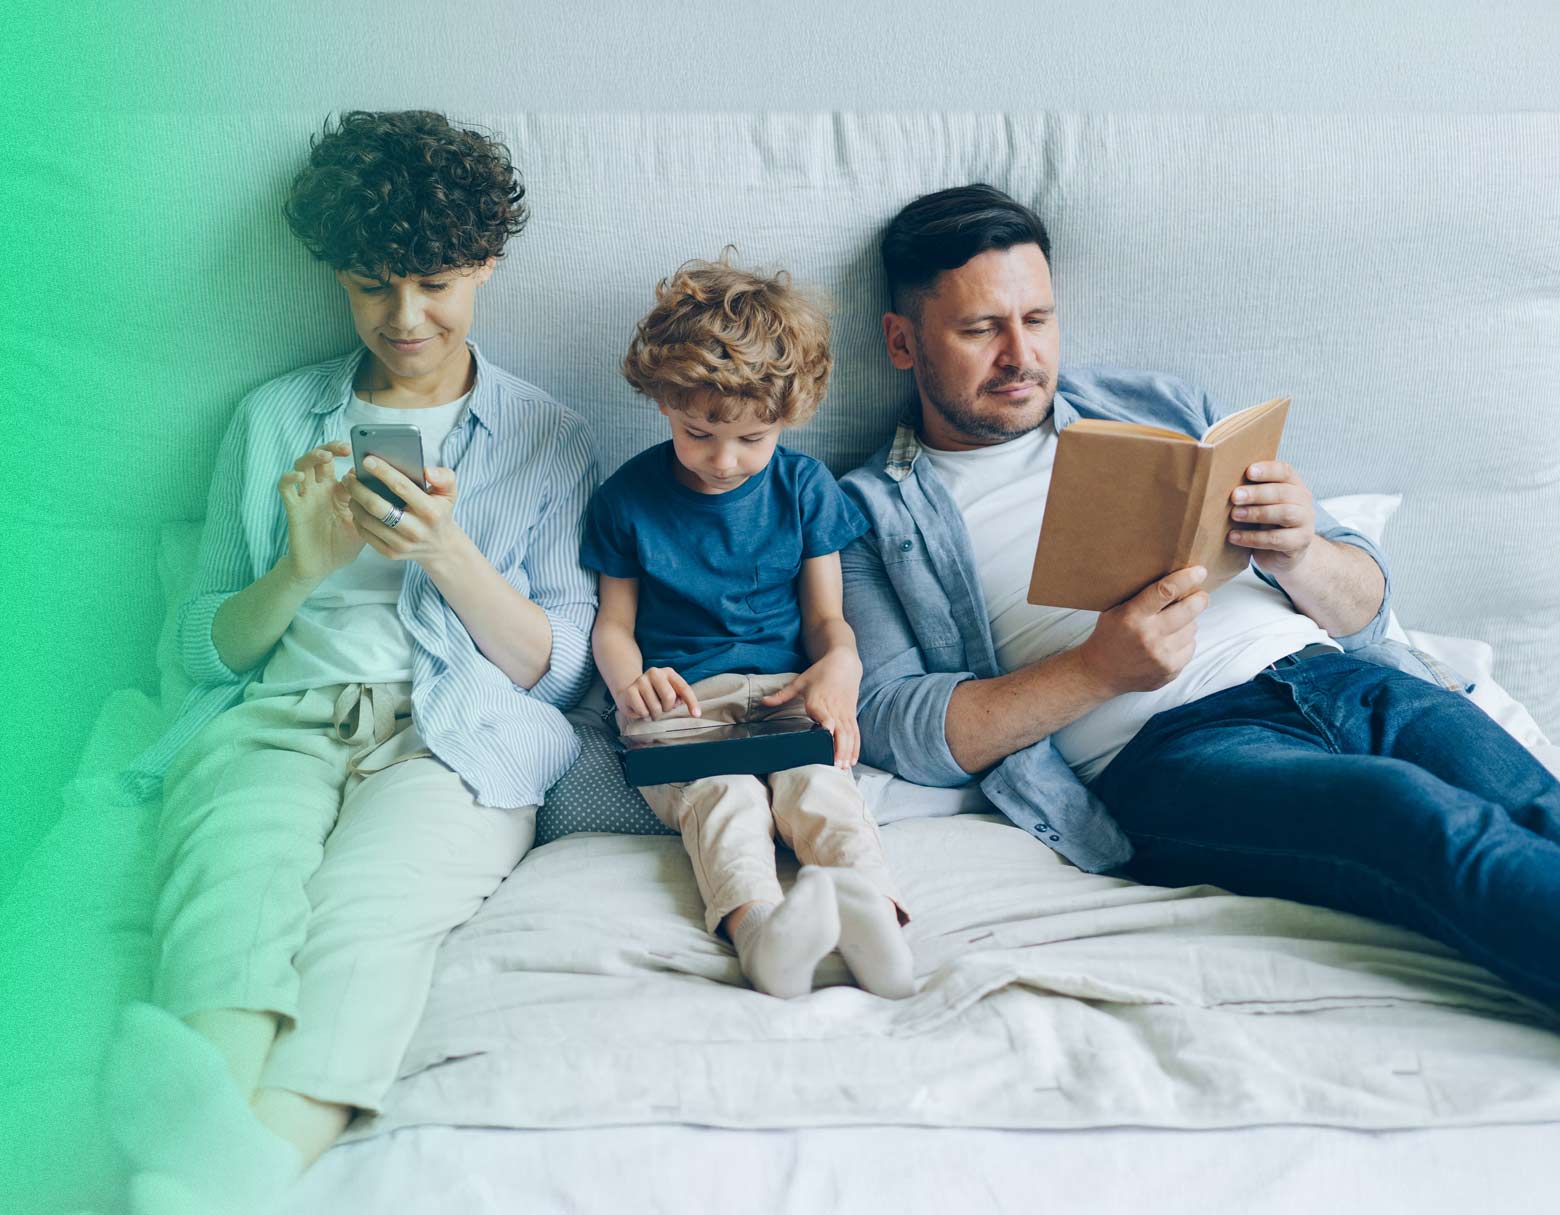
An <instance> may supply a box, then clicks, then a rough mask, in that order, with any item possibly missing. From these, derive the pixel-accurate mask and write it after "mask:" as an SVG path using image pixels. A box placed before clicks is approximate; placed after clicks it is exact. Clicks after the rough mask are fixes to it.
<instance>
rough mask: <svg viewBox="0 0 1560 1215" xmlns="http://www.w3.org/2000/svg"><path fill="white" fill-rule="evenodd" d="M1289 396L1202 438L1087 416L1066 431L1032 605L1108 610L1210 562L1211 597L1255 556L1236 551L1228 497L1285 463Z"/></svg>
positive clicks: (1043, 529)
mask: <svg viewBox="0 0 1560 1215" xmlns="http://www.w3.org/2000/svg"><path fill="white" fill-rule="evenodd" d="M1288 412H1289V398H1288V397H1275V398H1274V399H1273V400H1271V401H1267V402H1265V403H1263V404H1261V405H1253V406H1252V407H1251V408H1250V409H1242V410H1241V411H1240V412H1239V413H1232V414H1230V416H1229V417H1227V418H1224V419H1223V420H1221V421H1220V422H1218V423H1216V424H1215V425H1214V426H1212V427H1211V428H1209V430H1208V433H1207V434H1205V435H1203V437H1202V438H1201V439H1200V440H1199V439H1193V438H1191V437H1190V436H1188V435H1184V434H1181V433H1179V432H1178V431H1174V430H1162V429H1160V428H1159V427H1157V426H1140V425H1138V424H1136V423H1134V422H1108V421H1103V420H1100V419H1095V418H1084V419H1081V420H1079V421H1077V422H1074V423H1073V424H1072V425H1071V426H1069V427H1067V428H1066V429H1065V430H1063V431H1062V433H1061V435H1060V437H1059V439H1058V440H1057V448H1056V465H1055V468H1054V470H1053V471H1052V474H1051V488H1050V492H1049V494H1048V496H1047V497H1046V503H1045V516H1044V518H1043V519H1042V520H1041V523H1040V543H1039V544H1038V545H1037V546H1036V548H1035V568H1034V575H1033V577H1032V578H1031V579H1030V582H1029V602H1030V603H1037V604H1046V605H1049V606H1051V607H1068V608H1083V609H1085V610H1088V611H1096V612H1103V611H1105V610H1106V609H1108V608H1113V607H1115V606H1116V605H1117V604H1118V603H1121V602H1122V601H1123V600H1126V599H1130V598H1131V597H1132V596H1133V595H1135V594H1137V593H1138V592H1139V591H1140V590H1142V589H1143V588H1144V587H1145V586H1147V585H1148V584H1149V583H1150V582H1153V581H1155V580H1157V579H1159V578H1163V577H1164V576H1165V575H1166V574H1168V573H1170V572H1171V571H1173V570H1178V569H1184V568H1186V567H1187V566H1189V565H1201V566H1203V567H1205V568H1206V569H1207V571H1208V580H1207V582H1205V583H1204V584H1203V586H1204V589H1206V590H1210V591H1211V590H1213V589H1214V587H1216V586H1219V585H1220V584H1221V583H1224V582H1227V581H1228V580H1229V579H1231V578H1233V577H1234V576H1235V575H1236V574H1238V573H1240V572H1241V570H1243V569H1245V568H1246V564H1247V562H1248V561H1249V560H1250V559H1251V554H1252V550H1251V549H1246V548H1239V547H1237V546H1236V545H1233V544H1231V543H1230V542H1229V540H1228V538H1227V537H1228V536H1229V533H1230V531H1231V530H1232V529H1233V525H1232V523H1231V522H1230V494H1231V492H1232V491H1233V490H1234V489H1235V487H1236V486H1237V485H1240V484H1242V483H1243V482H1244V481H1245V480H1246V469H1247V468H1248V467H1250V466H1251V465H1252V464H1255V463H1257V462H1258V461H1259V460H1271V459H1273V458H1275V457H1276V456H1277V455H1278V440H1279V437H1280V436H1281V435H1282V434H1283V431H1284V418H1285V417H1286V416H1287V414H1288Z"/></svg>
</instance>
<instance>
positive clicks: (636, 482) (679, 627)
mask: <svg viewBox="0 0 1560 1215" xmlns="http://www.w3.org/2000/svg"><path fill="white" fill-rule="evenodd" d="M675 459H676V457H675V456H674V455H673V454H672V445H671V443H670V441H668V442H665V443H662V444H660V445H659V446H657V447H652V448H650V450H648V451H643V452H640V453H639V455H637V456H635V457H634V458H633V459H632V460H630V461H629V462H628V463H627V464H625V465H623V467H622V468H620V469H618V470H617V472H615V473H613V474H612V476H611V477H609V478H608V479H607V481H606V483H605V484H604V485H602V487H601V488H600V489H599V490H597V491H596V496H595V497H594V498H592V499H591V503H590V511H589V514H588V516H587V521H586V525H585V543H584V545H583V546H582V548H581V551H580V564H581V565H584V566H585V567H586V568H588V569H594V570H599V571H601V572H602V573H603V574H607V575H609V576H610V577H613V578H637V579H638V580H639V608H638V614H637V616H636V617H635V621H634V639H635V640H636V641H637V642H638V643H639V651H640V653H641V654H642V655H643V656H644V661H645V666H646V667H653V666H654V667H673V668H675V669H676V671H677V673H678V674H680V675H681V676H682V677H683V678H684V679H686V680H687V681H688V682H689V683H695V682H697V681H698V680H700V679H704V678H706V677H707V676H710V675H719V674H721V673H722V672H727V671H736V672H741V673H743V674H750V675H779V674H781V673H783V672H786V671H802V670H805V669H806V668H807V667H808V665H809V662H808V658H807V652H806V649H805V648H804V647H803V644H802V612H801V604H800V601H799V597H798V595H797V589H796V579H797V576H798V575H799V574H800V573H801V571H802V562H803V561H804V560H806V559H807V558H809V557H822V556H824V555H825V554H827V553H837V552H839V550H840V549H842V548H844V547H845V546H846V545H847V544H849V543H850V542H851V541H852V540H854V539H855V538H856V537H857V536H860V535H863V534H864V533H865V532H866V531H867V521H866V518H865V517H864V516H863V515H862V513H861V512H860V511H859V510H857V509H856V508H855V506H853V505H852V504H851V502H850V501H849V499H847V498H846V497H845V495H844V494H843V493H841V492H840V487H839V485H838V483H836V481H835V480H834V477H833V475H832V474H831V473H830V472H829V470H828V469H827V468H825V467H824V466H823V465H822V464H820V463H819V462H818V461H817V460H814V459H813V458H812V457H811V456H804V455H803V454H802V453H801V452H797V451H789V450H787V449H786V448H784V447H776V448H775V454H774V457H773V458H772V459H771V460H770V461H769V463H768V464H767V465H765V467H764V470H763V471H762V472H760V473H757V474H756V475H754V476H751V477H749V478H748V479H747V480H746V481H744V482H743V483H742V484H741V485H739V486H737V488H736V489H733V490H728V491H727V492H726V493H723V494H701V493H699V492H698V491H696V490H692V489H689V488H688V487H687V486H685V485H683V484H682V483H681V482H680V481H678V480H677V477H676V475H675V473H674V472H673V461H674V460H675Z"/></svg>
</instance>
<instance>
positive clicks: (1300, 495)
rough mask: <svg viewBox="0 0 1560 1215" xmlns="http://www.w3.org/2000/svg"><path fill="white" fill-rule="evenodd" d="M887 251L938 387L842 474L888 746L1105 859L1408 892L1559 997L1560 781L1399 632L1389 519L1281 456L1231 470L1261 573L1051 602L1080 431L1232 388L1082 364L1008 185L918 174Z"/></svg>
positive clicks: (907, 363) (1265, 881)
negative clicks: (1051, 522) (933, 188)
mask: <svg viewBox="0 0 1560 1215" xmlns="http://www.w3.org/2000/svg"><path fill="white" fill-rule="evenodd" d="M882 253H883V262H884V266H885V268H886V270H887V274H888V280H889V286H890V290H891V292H892V302H891V308H892V310H891V311H890V312H889V313H888V314H887V315H886V316H885V317H884V318H883V333H884V338H885V341H886V343H887V346H888V353H889V357H890V359H891V360H892V361H893V363H894V365H895V366H896V367H899V368H901V369H903V370H908V371H911V372H913V373H914V378H915V384H916V388H917V394H918V400H917V401H916V402H915V404H914V406H913V408H912V409H911V411H910V413H909V415H908V420H907V421H905V422H904V423H903V424H901V426H900V427H899V429H898V432H897V434H896V435H895V437H894V439H893V441H892V442H891V443H889V444H888V445H887V446H886V447H885V448H883V449H882V450H880V451H879V452H878V453H877V454H876V455H875V456H873V457H872V459H871V460H869V461H868V462H867V464H866V465H864V466H863V467H861V468H859V469H857V470H855V471H854V472H852V473H850V474H849V475H848V476H847V477H846V478H845V481H844V485H845V488H846V492H847V493H849V494H850V495H851V496H852V497H853V498H854V499H855V501H856V502H857V504H858V505H859V506H860V507H861V508H862V510H863V511H864V512H865V513H866V515H867V517H868V518H869V519H870V520H871V521H872V524H873V529H874V530H873V532H872V533H871V534H870V535H868V536H867V537H864V538H863V539H861V540H858V541H857V542H855V543H854V544H853V545H851V546H850V547H849V548H848V549H847V550H846V551H845V553H844V555H843V568H844V579H845V611H846V616H847V618H848V619H849V621H850V624H851V626H852V627H853V628H854V629H855V631H856V635H857V637H858V638H859V639H860V646H861V658H862V663H863V666H864V668H865V671H866V676H865V679H864V681H863V683H862V689H861V724H862V755H863V757H864V758H865V759H866V760H868V761H869V762H871V763H873V764H876V765H879V766H881V767H885V768H888V769H890V770H892V771H895V772H897V773H899V774H900V775H901V776H904V777H906V778H908V779H910V780H915V781H919V782H921V783H923V784H930V785H957V784H962V783H965V782H968V781H969V780H971V779H974V778H975V777H977V776H978V777H980V778H981V788H982V790H983V791H984V792H985V793H986V795H987V796H988V797H989V798H990V799H991V801H992V802H993V803H994V804H995V805H997V806H998V807H999V808H1000V809H1001V810H1002V811H1003V812H1004V813H1006V814H1007V815H1008V817H1009V818H1011V819H1012V820H1013V821H1014V822H1015V823H1016V824H1018V825H1019V826H1021V827H1023V828H1024V829H1025V830H1027V831H1030V832H1032V833H1033V834H1034V835H1035V836H1036V837H1037V838H1039V839H1041V840H1043V841H1044V842H1046V843H1047V844H1049V845H1050V846H1051V847H1053V848H1055V849H1056V851H1058V852H1059V853H1061V854H1062V855H1064V856H1066V857H1067V858H1068V859H1070V860H1071V861H1073V862H1074V863H1075V864H1077V865H1078V866H1079V867H1080V868H1082V869H1085V870H1088V871H1091V872H1105V871H1122V872H1124V873H1126V874H1127V875H1130V876H1131V877H1133V878H1136V879H1138V880H1140V881H1144V882H1150V883H1154V884H1158V885H1167V886H1179V885H1187V884H1193V883H1201V882H1207V883H1213V884H1216V885H1219V886H1222V887H1225V888H1227V889H1230V890H1233V891H1236V892H1240V893H1246V894H1253V895H1265V896H1274V897H1282V898H1291V899H1296V900H1300V901H1304V902H1310V903H1316V904H1322V905H1326V906H1330V907H1336V908H1339V909H1342V910H1345V911H1351V912H1355V913H1358V914H1362V915H1369V916H1374V917H1376V918H1379V919H1383V920H1390V921H1393V922H1396V923H1400V924H1404V925H1407V926H1409V927H1411V928H1414V929H1416V930H1418V931H1421V932H1424V933H1427V934H1429V935H1431V936H1435V937H1437V938H1439V939H1441V940H1443V941H1446V942H1448V943H1449V944H1451V945H1453V946H1455V947H1456V948H1458V949H1460V950H1462V951H1463V952H1464V953H1466V954H1467V955H1468V956H1469V957H1471V958H1473V959H1474V960H1476V961H1478V962H1479V963H1481V964H1483V965H1485V966H1487V967H1489V968H1490V969H1491V970H1494V971H1496V972H1497V973H1499V974H1501V975H1502V976H1504V977H1505V978H1506V979H1507V980H1508V981H1510V982H1511V983H1512V984H1513V985H1515V986H1517V987H1521V988H1523V989H1525V990H1527V991H1529V992H1531V993H1533V994H1535V995H1537V996H1539V997H1540V998H1542V999H1544V1000H1547V1001H1549V1002H1551V1003H1560V784H1557V783H1556V781H1555V779H1554V778H1553V777H1552V776H1550V775H1549V773H1548V772H1546V771H1545V770H1544V769H1543V768H1542V767H1541V766H1540V765H1539V764H1538V763H1537V761H1535V760H1534V759H1533V758H1532V757H1531V756H1530V755H1528V753H1527V752H1526V751H1524V750H1523V749H1522V748H1521V747H1520V746H1519V745H1518V744H1517V743H1516V742H1515V741H1514V740H1513V739H1511V738H1510V737H1509V736H1508V735H1506V733H1505V732H1504V731H1502V730H1501V729H1500V728H1499V727H1498V726H1496V725H1495V724H1494V723H1493V722H1492V721H1491V720H1489V718H1488V717H1486V716H1485V715H1484V714H1483V713H1482V712H1481V711H1480V710H1479V709H1478V708H1476V707H1475V706H1474V705H1473V704H1472V703H1471V702H1469V701H1467V700H1466V699H1465V698H1464V697H1462V696H1461V695H1459V694H1457V693H1456V692H1453V691H1449V690H1447V689H1445V688H1443V687H1439V686H1436V685H1435V684H1434V683H1433V682H1431V681H1430V680H1429V679H1427V678H1425V677H1424V676H1428V675H1429V674H1430V672H1429V671H1428V669H1427V668H1425V667H1424V666H1423V664H1420V663H1418V662H1417V660H1416V659H1415V658H1414V657H1413V655H1412V654H1411V653H1410V652H1409V651H1407V650H1406V649H1405V648H1403V647H1395V646H1391V645H1387V644H1382V643H1380V638H1381V636H1382V634H1383V632H1384V630H1385V627H1386V619H1387V608H1388V601H1389V586H1390V584H1389V580H1388V577H1387V572H1386V565H1385V562H1384V560H1383V558H1382V555H1381V553H1380V552H1379V551H1377V549H1376V548H1375V546H1374V545H1372V544H1371V543H1370V542H1369V541H1368V540H1367V539H1365V538H1364V537H1363V536H1360V535H1358V534H1357V533H1355V532H1352V531H1350V530H1348V529H1347V528H1344V527H1341V526H1339V525H1338V523H1337V522H1336V521H1335V520H1333V519H1332V518H1331V517H1330V516H1328V515H1327V514H1326V513H1325V512H1323V511H1319V510H1317V509H1316V507H1315V506H1314V505H1313V503H1312V500H1311V495H1310V494H1309V492H1308V491H1307V490H1306V487H1305V485H1304V483H1303V482H1302V481H1301V479H1300V477H1299V475H1298V474H1297V473H1296V472H1295V471H1294V470H1293V469H1291V468H1290V467H1289V466H1288V465H1286V464H1283V463H1281V462H1277V461H1269V462H1264V463H1259V464H1254V465H1252V466H1251V467H1250V468H1248V469H1247V470H1246V478H1247V483H1246V484H1244V485H1243V486H1241V487H1240V488H1238V489H1236V490H1235V491H1234V493H1233V495H1232V502H1231V518H1232V520H1233V529H1232V531H1231V533H1230V539H1231V541H1232V542H1233V543H1235V544H1238V545H1241V546H1243V547H1245V548H1249V549H1250V550H1251V553H1252V573H1250V574H1243V575H1242V576H1241V577H1239V578H1237V579H1236V580H1234V581H1232V582H1230V583H1228V584H1226V585H1225V586H1223V587H1221V588H1220V589H1218V590H1217V591H1216V592H1215V593H1214V594H1213V595H1212V596H1210V595H1209V594H1208V593H1207V592H1206V591H1204V590H1203V589H1202V586H1201V583H1202V581H1203V579H1204V576H1205V571H1203V570H1201V569H1196V568H1194V569H1185V570H1176V571H1173V572H1172V573H1170V574H1168V575H1167V576H1166V577H1164V578H1162V579H1160V580H1159V581H1157V582H1155V583H1153V584H1152V585H1150V586H1148V587H1147V588H1145V589H1144V590H1143V591H1142V592H1141V593H1139V594H1138V595H1137V596H1136V597H1134V598H1132V599H1130V600H1128V601H1127V602H1125V603H1123V604H1121V605H1119V606H1118V607H1116V608H1113V609H1112V610H1110V611H1107V612H1102V613H1092V612H1080V611H1072V610H1068V609H1060V608H1050V607H1040V606H1034V605H1031V604H1029V603H1028V602H1027V601H1026V599H1027V591H1028V585H1029V578H1030V573H1031V563H1032V559H1033V553H1034V541H1035V520H1037V519H1038V518H1040V515H1041V511H1042V508H1043V505H1044V500H1045V495H1046V491H1047V487H1048V485H1049V481H1050V474H1051V466H1052V461H1053V459H1054V456H1055V451H1056V442H1057V438H1056V437H1057V433H1058V432H1059V431H1061V430H1063V429H1065V428H1066V427H1067V426H1068V425H1069V424H1070V423H1072V422H1073V421H1075V420H1077V419H1078V418H1080V417H1092V418H1111V419H1117V420H1121V421H1129V422H1138V423H1145V424H1150V425H1155V426H1161V427H1170V428H1174V429H1176V430H1179V431H1182V432H1184V433H1188V434H1192V435H1201V434H1202V433H1203V432H1204V431H1205V430H1206V429H1207V428H1208V426H1209V425H1211V424H1212V423H1213V422H1214V421H1215V420H1217V416H1218V412H1219V411H1218V409H1217V407H1216V406H1215V405H1214V404H1213V403H1212V402H1211V401H1210V400H1209V399H1208V397H1207V396H1206V395H1205V394H1203V393H1201V392H1198V391H1196V390H1195V389H1192V388H1189V387H1188V386H1187V385H1185V384H1183V383H1180V382H1178V381H1176V380H1173V379H1170V378H1168V377H1165V376H1158V375H1152V374H1145V373H1138V372H1127V371H1107V370H1100V369H1088V370H1070V371H1068V372H1063V371H1061V369H1060V367H1059V359H1058V350H1059V340H1058V312H1057V304H1056V300H1055V298H1054V297H1053V293H1052V285H1051V274H1050V241H1049V237H1048V235H1047V233H1046V230H1045V227H1044V224H1043V223H1042V222H1041V221H1040V219H1039V217H1037V216H1036V215H1035V214H1034V213H1033V212H1032V211H1030V210H1029V209H1028V208H1026V207H1024V206H1022V205H1020V204H1019V203H1017V202H1015V201H1014V200H1013V199H1011V198H1009V197H1008V196H1007V195H1005V194H1003V193H1002V192H1001V191H999V190H995V189H993V188H992V187H990V186H985V185H974V186H966V187H958V188H954V189H949V190H942V191H939V192H937V193H934V194H929V195H926V196H924V197H922V198H918V199H916V200H915V201H914V202H912V203H910V204H909V205H908V206H906V207H905V208H904V209H903V210H902V211H901V212H900V213H899V214H898V216H896V217H895V218H894V220H893V221H892V222H891V223H890V224H889V226H888V229H887V231H886V233H885V235H884V238H883V245H882ZM1102 488H1103V489H1105V490H1106V491H1107V492H1108V487H1102ZM1102 559H1104V560H1108V559H1109V555H1108V554H1103V555H1102ZM1253 574H1254V575H1255V576H1252V575H1253ZM1398 668H1402V669H1398Z"/></svg>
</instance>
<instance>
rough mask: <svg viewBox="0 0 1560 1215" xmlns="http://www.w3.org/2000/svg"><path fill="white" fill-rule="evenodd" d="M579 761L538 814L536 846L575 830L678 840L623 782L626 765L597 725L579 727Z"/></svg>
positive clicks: (577, 729) (562, 779)
mask: <svg viewBox="0 0 1560 1215" xmlns="http://www.w3.org/2000/svg"><path fill="white" fill-rule="evenodd" d="M574 733H575V734H576V735H577V736H578V737H579V740H580V757H579V758H578V759H577V760H575V761H574V765H573V766H572V767H571V768H570V769H569V770H568V771H567V772H565V773H564V774H563V775H562V776H561V777H560V778H559V779H558V782H557V783H556V784H554V785H553V787H552V788H551V789H549V790H548V791H547V797H546V799H545V800H544V801H543V802H542V808H541V809H540V810H538V811H537V813H536V843H537V846H538V847H540V846H541V845H542V844H549V843H551V842H552V841H553V840H556V839H561V838H562V837H563V836H565V835H573V834H574V833H575V832H576V831H603V832H608V833H610V834H612V835H675V834H676V832H674V831H672V830H671V829H670V828H668V827H665V826H662V824H661V820H660V819H658V818H656V816H655V814H654V813H653V812H652V811H651V809H650V807H649V806H648V805H646V803H645V799H644V798H642V797H640V796H639V790H638V789H634V788H631V787H630V786H629V785H628V784H627V783H626V782H625V781H624V780H623V764H622V761H621V760H619V759H618V756H617V751H616V750H615V749H614V748H613V746H612V739H611V737H610V736H609V735H608V734H607V733H606V732H605V731H604V730H602V729H600V728H598V727H596V726H590V725H580V724H578V723H576V724H575V727H574Z"/></svg>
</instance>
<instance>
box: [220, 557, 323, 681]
mask: <svg viewBox="0 0 1560 1215" xmlns="http://www.w3.org/2000/svg"><path fill="white" fill-rule="evenodd" d="M318 585H319V583H318V582H317V581H309V580H306V579H300V578H299V577H298V576H297V575H296V574H295V573H294V572H293V567H292V561H291V559H290V558H289V557H288V556H287V555H286V554H283V555H282V558H281V559H280V560H279V561H278V562H277V563H276V564H275V565H274V566H272V567H271V569H270V571H269V572H267V573H265V574H262V575H261V576H260V577H259V578H256V579H255V580H254V581H253V582H251V583H250V584H249V585H248V586H246V587H245V588H244V589H243V590H241V591H239V592H238V594H236V595H234V596H232V597H231V598H229V599H227V600H226V601H225V602H224V603H223V604H222V606H221V607H219V608H218V609H217V614H216V615H215V616H214V617H212V620H211V644H212V645H213V646H215V647H216V650H217V657H218V658H220V659H222V661H223V662H224V663H225V664H226V665H227V667H228V669H229V670H232V671H237V672H239V673H240V674H242V673H243V672H245V671H248V670H250V669H251V668H253V667H255V666H258V665H259V663H260V661H261V659H263V658H264V657H265V656H266V655H267V654H269V653H270V652H271V650H272V649H273V648H274V647H275V646H276V643H277V642H278V641H280V640H281V639H282V634H283V633H285V632H286V631H287V626H288V625H290V624H292V622H293V617H295V616H296V615H297V614H298V609H299V608H300V607H302V606H303V603H304V600H306V599H307V598H308V597H309V596H310V595H312V594H313V593H314V589H315V588H316V587H317V586H318Z"/></svg>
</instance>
